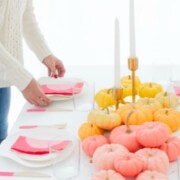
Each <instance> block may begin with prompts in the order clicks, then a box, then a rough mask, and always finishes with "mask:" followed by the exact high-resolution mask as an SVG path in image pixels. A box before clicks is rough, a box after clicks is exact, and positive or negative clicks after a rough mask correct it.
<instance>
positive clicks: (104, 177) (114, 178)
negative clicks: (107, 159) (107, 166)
mask: <svg viewBox="0 0 180 180" xmlns="http://www.w3.org/2000/svg"><path fill="white" fill-rule="evenodd" d="M90 180H126V179H125V178H124V177H123V176H122V175H121V174H119V173H117V172H116V171H114V170H101V171H99V172H96V173H94V174H93V175H92V176H91V178H90Z"/></svg>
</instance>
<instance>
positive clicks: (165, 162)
mask: <svg viewBox="0 0 180 180" xmlns="http://www.w3.org/2000/svg"><path fill="white" fill-rule="evenodd" d="M135 154H138V155H141V156H142V157H143V161H144V168H143V170H152V171H153V170H154V171H158V172H161V173H164V174H165V173H167V170H168V167H169V159H168V156H167V155H166V153H165V152H164V151H162V150H160V149H157V148H143V149H140V150H138V151H137V152H135Z"/></svg>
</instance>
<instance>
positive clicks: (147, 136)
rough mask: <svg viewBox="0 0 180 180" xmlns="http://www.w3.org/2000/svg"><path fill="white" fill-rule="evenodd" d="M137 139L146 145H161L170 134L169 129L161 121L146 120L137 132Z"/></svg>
mask: <svg viewBox="0 0 180 180" xmlns="http://www.w3.org/2000/svg"><path fill="white" fill-rule="evenodd" d="M136 135H137V141H138V142H139V143H140V144H141V145H142V146H144V147H159V146H161V145H162V144H163V143H164V142H165V141H166V140H167V138H168V136H169V129H168V128H167V126H166V125H165V124H163V123H160V122H146V123H144V124H143V125H141V126H140V127H139V128H138V131H137V132H136Z"/></svg>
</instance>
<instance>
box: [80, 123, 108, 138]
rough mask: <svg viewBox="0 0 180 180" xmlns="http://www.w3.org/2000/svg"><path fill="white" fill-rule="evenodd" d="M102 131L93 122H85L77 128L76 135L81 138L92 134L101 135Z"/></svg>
mask: <svg viewBox="0 0 180 180" xmlns="http://www.w3.org/2000/svg"><path fill="white" fill-rule="evenodd" d="M103 133H104V131H103V130H102V129H100V128H99V127H97V126H96V125H95V124H94V123H92V122H85V123H83V124H81V126H80V128H79V130H78V135H79V138H80V139H81V140H83V139H85V138H87V137H89V136H93V135H101V134H103Z"/></svg>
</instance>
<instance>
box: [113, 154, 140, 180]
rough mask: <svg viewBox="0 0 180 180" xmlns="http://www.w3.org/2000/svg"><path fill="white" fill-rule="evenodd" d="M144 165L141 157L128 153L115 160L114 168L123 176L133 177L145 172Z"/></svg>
mask: <svg viewBox="0 0 180 180" xmlns="http://www.w3.org/2000/svg"><path fill="white" fill-rule="evenodd" d="M143 163H144V162H143V159H142V157H141V156H140V155H138V154H134V153H129V152H126V153H123V154H121V155H119V156H117V157H116V158H115V159H114V168H115V170H116V171H117V172H119V173H120V174H122V175H123V176H127V177H133V176H136V175H138V174H139V173H140V172H141V171H142V170H143V168H144V164H143Z"/></svg>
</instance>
